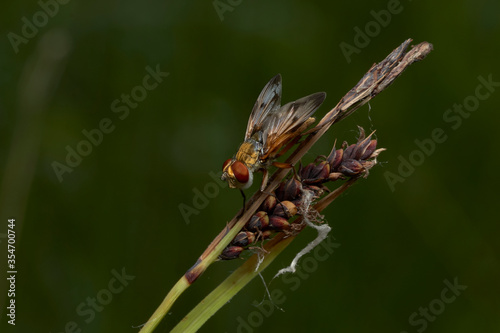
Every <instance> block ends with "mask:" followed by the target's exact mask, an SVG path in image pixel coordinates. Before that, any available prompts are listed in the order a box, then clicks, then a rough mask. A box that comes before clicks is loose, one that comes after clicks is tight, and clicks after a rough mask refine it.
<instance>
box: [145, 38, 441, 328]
mask: <svg viewBox="0 0 500 333" xmlns="http://www.w3.org/2000/svg"><path fill="white" fill-rule="evenodd" d="M411 41H412V40H411V39H408V40H406V41H405V42H404V43H402V44H401V45H400V46H399V47H398V48H396V49H395V50H394V51H392V52H391V53H390V54H389V55H388V56H387V57H386V58H385V59H384V60H382V61H381V62H380V63H378V64H375V65H373V66H372V67H371V68H370V70H369V71H368V72H367V73H366V74H365V75H364V76H363V78H362V79H361V80H360V81H359V82H358V84H357V85H356V86H355V87H354V88H352V89H351V90H350V91H349V92H348V93H347V94H346V95H345V96H344V97H343V98H342V99H341V100H340V102H339V103H338V104H337V105H336V106H335V107H334V108H333V109H332V110H331V111H330V112H328V113H327V114H326V115H325V116H324V117H323V118H322V119H321V121H320V122H319V123H318V125H316V126H315V127H314V128H313V129H311V130H309V131H308V132H307V133H305V136H304V137H303V139H302V141H301V142H300V143H299V146H298V147H297V149H295V150H294V151H293V152H292V153H291V154H290V156H289V157H288V158H287V160H286V161H285V163H287V164H289V165H292V166H294V165H297V164H298V162H299V160H300V159H301V158H302V157H303V156H304V155H305V154H306V153H307V152H308V151H309V149H310V148H311V147H312V146H313V145H314V143H315V142H316V141H317V140H318V139H319V138H320V137H321V136H322V135H323V134H324V133H325V132H326V131H327V130H328V129H329V128H330V126H332V125H333V124H334V123H336V122H338V121H340V120H341V119H343V118H345V117H347V116H348V115H350V114H351V113H352V112H354V111H355V110H357V109H358V108H359V107H361V106H362V105H364V104H366V103H367V102H368V101H370V100H371V99H372V98H373V97H375V96H376V95H378V94H379V93H380V92H381V91H382V90H384V89H385V88H387V87H388V86H389V85H390V84H391V83H392V82H393V81H394V80H395V79H396V78H397V77H398V76H399V75H401V73H402V72H403V71H404V70H405V69H406V68H407V67H408V66H409V65H411V64H413V63H414V62H416V61H419V60H422V59H423V58H424V57H425V56H426V55H427V54H429V53H430V51H431V50H432V45H431V44H429V43H427V42H423V43H420V44H418V45H415V46H414V47H413V48H411V49H410V50H408V51H406V49H407V48H408V46H409V44H410V43H411ZM367 149H368V148H367ZM335 160H337V157H335ZM341 160H342V162H343V161H344V160H343V158H342V159H341ZM340 165H342V163H340ZM367 166H368V164H367V165H366V166H365V169H366V167H367ZM351 167H352V166H351ZM344 168H345V171H347V170H349V171H350V172H351V173H356V171H360V172H361V171H362V170H356V168H355V170H353V169H349V168H348V165H347V162H346V163H345V164H344ZM330 171H331V170H330ZM289 172H290V169H278V170H277V171H276V172H275V173H274V174H273V175H272V176H271V177H270V178H269V182H268V184H267V186H266V188H265V189H264V191H258V192H257V193H255V194H254V195H253V197H252V198H251V199H250V200H249V202H248V203H247V205H246V209H245V211H244V212H243V213H242V210H240V212H238V213H237V215H236V216H235V217H234V218H233V219H232V220H231V221H230V222H229V223H227V226H226V227H225V228H224V229H223V230H222V231H221V232H220V233H219V235H218V236H217V237H216V238H215V239H214V240H213V241H212V243H211V244H210V245H209V246H208V248H207V249H206V250H205V252H203V254H202V255H201V256H200V257H199V258H198V260H197V261H196V263H195V264H194V265H193V266H192V267H191V268H190V269H189V270H188V271H187V272H186V273H185V274H184V275H183V276H182V278H181V279H180V280H179V281H178V282H177V283H176V284H175V286H174V287H173V288H172V289H171V290H170V292H169V293H168V294H167V296H166V297H165V299H164V300H163V302H162V303H161V304H160V306H159V307H158V309H157V310H156V311H155V312H154V313H153V315H152V316H151V318H150V319H149V320H148V321H147V323H146V324H145V325H144V327H143V328H142V330H141V332H142V333H148V332H152V331H153V330H154V329H155V327H156V326H157V325H158V324H159V322H160V320H161V319H162V318H163V317H164V316H165V314H166V313H168V311H169V310H170V308H171V307H172V305H173V303H174V302H175V301H176V300H177V298H178V297H179V296H180V295H181V294H182V293H183V292H184V290H186V289H187V288H188V287H189V286H190V285H191V284H192V283H193V282H194V281H196V279H197V278H199V276H200V275H201V274H202V273H203V272H204V271H205V270H206V269H207V268H208V266H210V265H211V264H212V263H213V262H214V261H216V260H217V259H218V257H219V255H220V254H221V253H222V251H223V250H224V249H225V248H226V247H227V246H228V245H229V243H230V242H231V241H232V240H233V239H234V237H235V236H236V235H237V234H238V233H239V232H240V231H241V229H242V228H243V227H244V226H245V224H246V223H247V222H248V221H249V220H250V218H251V216H252V215H254V214H256V213H257V212H258V211H259V207H261V205H262V204H263V202H264V201H265V200H266V198H267V197H268V194H266V193H271V192H274V191H275V190H276V188H277V187H278V186H279V185H280V183H281V182H282V180H283V179H284V178H285V177H286V175H287V174H288V173H289ZM343 175H344V174H343V173H341V172H338V173H335V172H330V174H329V176H328V177H329V179H331V180H334V179H340V178H341V177H343ZM357 179H359V176H358V177H352V176H351V178H349V179H348V180H347V181H346V182H344V183H343V184H342V185H341V186H340V187H339V188H337V189H335V190H334V191H332V192H331V193H328V194H327V195H326V196H324V197H323V198H322V199H320V200H319V201H318V202H317V203H316V204H314V209H315V210H316V211H317V212H321V211H322V210H323V209H324V208H326V207H327V206H328V205H329V204H330V203H331V202H332V201H333V200H334V199H335V198H336V197H338V196H339V195H340V194H341V193H343V192H344V191H345V190H347V189H348V188H349V187H350V186H352V184H353V183H354V182H355V181H356V180H357ZM319 185H322V184H319ZM312 187H314V188H315V190H318V191H321V190H323V189H322V188H321V186H318V185H310V188H312ZM292 202H293V201H292ZM294 204H295V202H294ZM296 206H297V207H298V208H299V211H300V205H297V204H296ZM300 218H301V217H300V216H299V217H297V219H296V220H294V223H299V221H298V220H300ZM269 231H270V230H265V231H262V234H261V237H262V238H263V239H264V238H265V237H269V235H270V233H269ZM264 235H266V236H264ZM284 236H285V233H279V234H277V235H276V236H275V237H273V239H271V240H270V241H269V242H268V243H266V244H265V245H264V250H265V251H266V252H265V253H266V254H265V256H263V257H261V258H260V259H262V260H261V262H260V264H259V267H258V269H257V270H256V269H255V267H256V263H257V262H258V261H259V258H257V256H256V255H254V256H252V257H251V258H249V259H248V260H246V261H245V262H244V263H243V264H242V265H241V266H240V268H238V269H237V270H236V271H234V272H233V273H232V274H231V275H230V276H229V277H228V278H227V279H226V280H225V281H224V282H222V284H221V285H220V286H219V287H217V288H216V289H214V290H213V291H212V292H211V293H210V294H209V295H208V296H207V297H206V298H205V299H204V300H203V301H202V302H201V303H200V304H198V305H197V306H196V307H195V308H194V309H193V310H192V311H191V312H190V313H189V314H188V315H187V316H186V317H185V318H184V319H183V320H182V321H181V322H180V323H179V324H178V325H177V326H176V327H175V328H174V329H173V330H172V332H195V331H196V330H197V329H199V328H200V327H201V325H203V323H204V322H205V321H206V320H208V318H210V317H211V316H212V315H213V314H214V313H215V312H216V311H217V310H218V309H219V308H220V307H222V306H223V305H224V304H226V303H227V302H228V301H229V300H230V299H231V297H233V296H234V295H235V294H236V293H237V292H238V291H239V290H241V288H243V286H245V285H246V284H247V283H248V282H249V281H251V280H252V279H253V278H254V277H255V276H256V275H257V274H259V273H260V272H261V271H262V270H264V269H265V268H266V267H267V266H268V265H269V264H270V263H271V262H272V261H273V260H274V259H275V258H276V256H277V255H278V254H280V253H281V251H283V250H284V249H285V248H286V247H287V246H288V244H290V242H291V241H292V240H293V239H294V237H295V236H293V234H292V235H289V236H287V238H285V237H284ZM233 250H234V249H233ZM235 252H238V251H235ZM235 252H233V253H235Z"/></svg>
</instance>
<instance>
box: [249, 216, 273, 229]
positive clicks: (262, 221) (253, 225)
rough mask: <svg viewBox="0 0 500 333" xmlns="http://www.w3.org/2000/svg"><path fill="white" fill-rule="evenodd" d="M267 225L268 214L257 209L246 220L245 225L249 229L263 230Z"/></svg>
mask: <svg viewBox="0 0 500 333" xmlns="http://www.w3.org/2000/svg"><path fill="white" fill-rule="evenodd" d="M268 226H269V216H268V215H267V213H266V212H264V211H259V212H257V214H255V215H253V216H252V217H251V218H250V221H248V223H247V225H246V227H247V229H248V230H250V231H259V230H264V229H265V228H267V227H268Z"/></svg>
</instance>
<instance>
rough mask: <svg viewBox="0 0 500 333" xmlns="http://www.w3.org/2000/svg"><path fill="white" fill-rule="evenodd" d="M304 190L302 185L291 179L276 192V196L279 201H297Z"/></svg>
mask: <svg viewBox="0 0 500 333" xmlns="http://www.w3.org/2000/svg"><path fill="white" fill-rule="evenodd" d="M301 190H302V184H301V183H300V182H299V181H298V180H297V179H294V178H291V179H289V180H288V181H286V182H285V183H281V185H280V186H279V187H278V189H277V190H276V196H277V197H278V200H279V201H284V200H293V199H296V198H297V197H298V196H299V195H300V192H301Z"/></svg>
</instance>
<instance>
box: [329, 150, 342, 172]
mask: <svg viewBox="0 0 500 333" xmlns="http://www.w3.org/2000/svg"><path fill="white" fill-rule="evenodd" d="M343 157H344V150H343V149H335V146H334V147H333V149H332V152H331V153H330V155H329V156H328V159H327V160H328V162H329V163H330V169H331V170H335V169H337V168H338V167H339V165H340V163H342V159H343Z"/></svg>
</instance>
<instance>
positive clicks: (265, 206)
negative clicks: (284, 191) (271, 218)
mask: <svg viewBox="0 0 500 333" xmlns="http://www.w3.org/2000/svg"><path fill="white" fill-rule="evenodd" d="M277 202H278V200H277V199H276V197H275V196H273V195H270V196H268V197H267V198H266V199H265V200H264V202H263V203H262V204H261V205H260V208H259V210H262V211H264V212H267V213H271V212H272V211H273V209H274V207H276V203H277Z"/></svg>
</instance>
